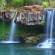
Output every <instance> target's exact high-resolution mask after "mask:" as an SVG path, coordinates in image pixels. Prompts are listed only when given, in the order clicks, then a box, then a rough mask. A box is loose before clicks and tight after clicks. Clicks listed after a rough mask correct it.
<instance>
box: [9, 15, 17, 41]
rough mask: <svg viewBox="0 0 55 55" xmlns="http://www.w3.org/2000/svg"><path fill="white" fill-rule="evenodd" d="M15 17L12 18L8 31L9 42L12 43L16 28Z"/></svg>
mask: <svg viewBox="0 0 55 55" xmlns="http://www.w3.org/2000/svg"><path fill="white" fill-rule="evenodd" d="M12 16H14V15H12ZM14 21H15V17H13V19H12V21H11V31H10V36H9V41H13V36H14V33H15V28H16V24H15V22H14Z"/></svg>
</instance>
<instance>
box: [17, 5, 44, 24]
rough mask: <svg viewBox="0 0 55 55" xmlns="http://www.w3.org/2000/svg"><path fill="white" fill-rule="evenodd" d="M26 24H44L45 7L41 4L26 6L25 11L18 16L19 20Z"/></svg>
mask: <svg viewBox="0 0 55 55" xmlns="http://www.w3.org/2000/svg"><path fill="white" fill-rule="evenodd" d="M19 19H20V22H21V23H22V24H26V25H37V24H43V23H44V19H43V7H42V6H40V5H32V6H24V12H21V13H20V18H17V20H18V22H19Z"/></svg>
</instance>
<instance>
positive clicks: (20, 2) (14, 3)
mask: <svg viewBox="0 0 55 55" xmlns="http://www.w3.org/2000/svg"><path fill="white" fill-rule="evenodd" d="M11 4H12V6H14V7H20V6H22V5H23V0H12V2H11Z"/></svg>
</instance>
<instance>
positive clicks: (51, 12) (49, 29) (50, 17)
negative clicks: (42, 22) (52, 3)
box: [37, 10, 54, 48]
mask: <svg viewBox="0 0 55 55" xmlns="http://www.w3.org/2000/svg"><path fill="white" fill-rule="evenodd" d="M53 19H54V10H47V29H46V30H47V31H46V37H47V38H46V40H45V41H44V42H42V43H39V44H38V45H37V47H38V48H53V45H52V43H54V42H53Z"/></svg>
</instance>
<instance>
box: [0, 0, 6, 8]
mask: <svg viewBox="0 0 55 55" xmlns="http://www.w3.org/2000/svg"><path fill="white" fill-rule="evenodd" d="M5 5H6V1H5V0H0V9H3V8H4V7H5Z"/></svg>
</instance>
